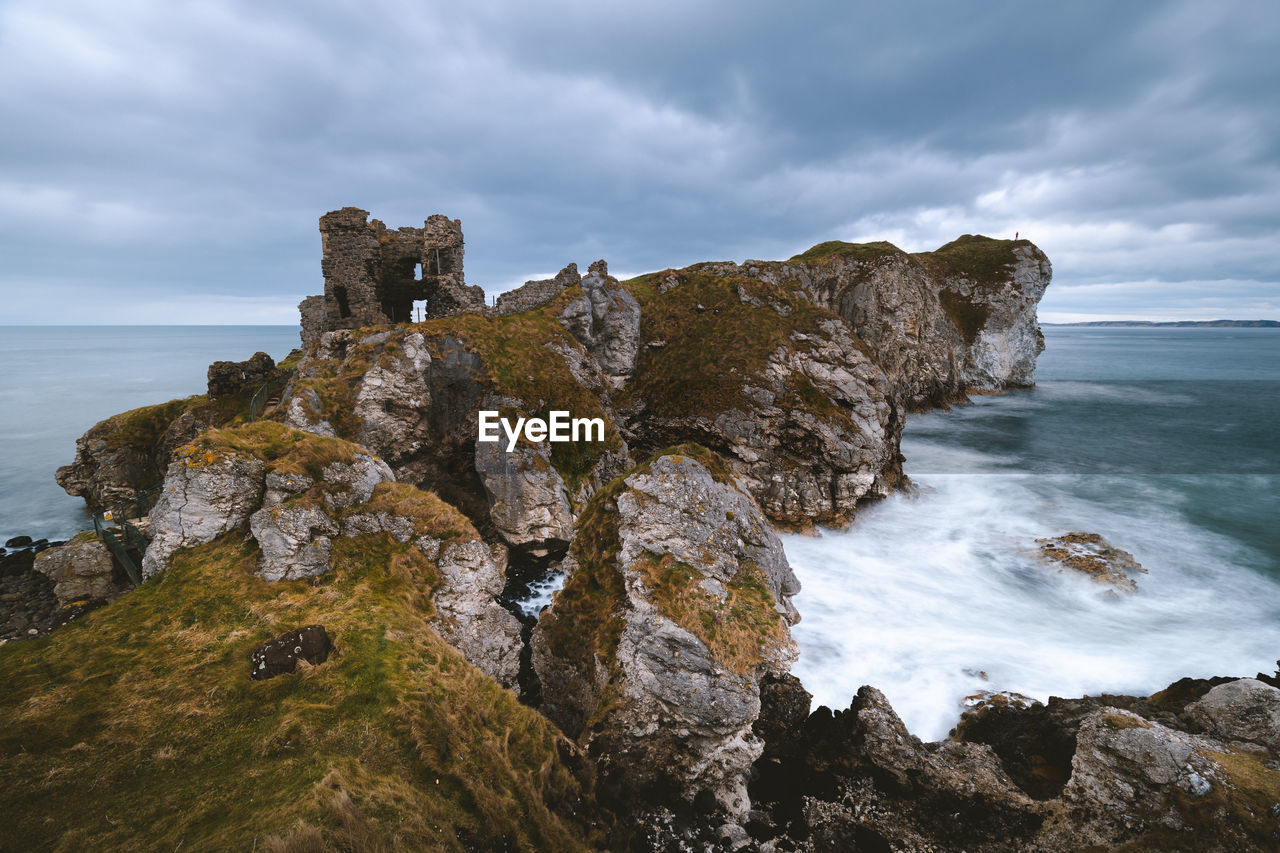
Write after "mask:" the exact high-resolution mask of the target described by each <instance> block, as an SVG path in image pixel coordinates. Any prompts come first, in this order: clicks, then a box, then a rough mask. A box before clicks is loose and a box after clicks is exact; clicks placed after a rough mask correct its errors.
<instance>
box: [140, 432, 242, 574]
mask: <svg viewBox="0 0 1280 853" xmlns="http://www.w3.org/2000/svg"><path fill="white" fill-rule="evenodd" d="M266 475H267V466H266V463H265V462H263V461H262V460H261V459H259V458H257V457H256V456H254V455H252V454H251V453H248V452H243V451H236V450H234V449H223V448H217V449H214V448H210V447H205V446H201V445H196V444H189V445H187V446H186V447H184V448H182V449H181V450H180V451H179V453H178V458H177V459H176V460H175V461H174V462H173V463H172V464H171V465H170V466H169V471H168V473H167V474H166V475H165V479H164V488H163V490H162V491H161V494H160V500H159V501H158V502H157V503H156V505H155V506H154V507H153V508H152V510H151V530H152V538H151V545H150V546H149V547H148V548H147V553H146V555H145V556H144V557H143V558H142V577H143V579H147V578H152V577H155V576H156V575H158V574H160V573H161V572H164V571H166V570H167V569H168V568H169V560H170V558H171V557H172V556H173V552H174V551H177V550H178V549H179V548H190V547H193V546H195V545H203V544H204V543H206V542H212V541H213V540H214V539H216V538H218V537H219V536H221V535H222V534H224V533H227V532H229V531H232V530H235V529H237V528H239V527H242V526H243V525H244V524H245V523H246V522H247V521H248V520H249V516H250V515H252V514H253V513H254V511H256V510H257V509H258V507H259V506H261V504H262V492H263V485H264V480H265V479H266Z"/></svg>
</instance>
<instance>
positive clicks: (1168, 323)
mask: <svg viewBox="0 0 1280 853" xmlns="http://www.w3.org/2000/svg"><path fill="white" fill-rule="evenodd" d="M1040 325H1042V326H1152V327H1157V328H1162V329H1166V328H1215V329H1223V328H1234V329H1280V320H1163V321H1156V320H1091V321H1089V322H1087V323H1046V322H1044V321H1041V323H1040Z"/></svg>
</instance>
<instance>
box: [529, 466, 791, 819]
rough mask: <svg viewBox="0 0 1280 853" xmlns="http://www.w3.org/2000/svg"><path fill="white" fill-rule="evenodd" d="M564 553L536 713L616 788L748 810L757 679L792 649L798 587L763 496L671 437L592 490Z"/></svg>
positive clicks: (542, 637) (541, 639) (652, 798)
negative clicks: (564, 572)
mask: <svg viewBox="0 0 1280 853" xmlns="http://www.w3.org/2000/svg"><path fill="white" fill-rule="evenodd" d="M717 472H718V473H717ZM569 563H570V574H569V578H568V580H567V581H566V584H565V588H564V589H563V590H562V591H561V592H559V593H557V595H556V598H555V601H554V602H553V604H552V605H551V607H550V608H548V609H547V610H546V611H544V613H543V616H542V618H541V619H540V620H539V623H538V627H537V628H536V629H535V631H534V640H533V663H534V668H535V669H536V671H537V673H538V677H539V678H540V679H541V682H542V690H543V706H542V707H543V711H544V713H546V714H547V715H548V716H549V717H551V719H552V720H554V721H556V722H557V723H558V724H559V725H560V727H561V728H562V729H564V731H565V732H566V733H569V734H571V735H574V736H576V737H578V738H579V739H580V741H581V742H582V743H583V745H584V746H585V747H587V749H588V752H589V753H590V754H591V755H593V756H595V757H596V759H597V762H598V763H599V765H600V767H601V769H602V772H603V773H604V777H605V780H606V784H607V785H609V786H611V787H613V788H614V789H615V790H617V791H618V792H619V793H618V796H624V795H626V796H635V797H639V798H640V801H641V802H649V803H655V802H656V803H688V802H692V801H693V800H694V799H695V798H697V797H698V796H700V795H704V796H705V795H709V796H711V797H714V800H715V801H718V802H719V804H720V805H721V806H722V807H723V808H724V809H725V810H726V811H727V812H729V813H730V814H733V815H743V814H745V812H746V810H747V808H748V806H749V801H748V798H747V794H746V781H747V777H748V775H749V770H750V766H751V764H752V762H753V761H754V760H755V759H756V758H757V757H758V756H759V754H760V751H761V749H762V743H761V741H760V740H759V738H757V737H755V736H754V735H753V733H752V731H751V727H752V724H753V723H754V722H755V720H756V717H757V716H758V714H759V709H760V695H759V683H760V679H761V678H762V677H764V676H765V675H767V674H773V675H777V674H781V673H783V672H785V671H786V669H787V668H788V667H789V666H790V663H791V661H792V660H793V659H794V657H795V653H796V652H795V646H794V644H793V643H792V641H791V637H790V634H789V632H788V630H787V624H788V623H789V622H794V621H795V619H796V618H797V617H796V613H795V610H794V608H793V607H792V606H791V603H790V598H791V596H792V595H793V594H794V593H795V592H797V591H798V590H799V584H798V583H797V582H796V579H795V576H794V575H792V573H791V569H790V566H788V564H787V561H786V557H785V555H784V554H783V553H782V544H781V542H779V540H778V538H777V536H776V535H775V534H774V533H773V532H772V530H771V529H770V527H769V524H768V522H767V521H766V519H765V518H764V516H763V514H762V513H761V512H760V510H759V508H758V507H756V505H755V503H754V502H753V501H752V500H751V498H750V497H748V496H747V495H746V494H745V493H743V492H742V491H741V490H740V489H739V488H738V487H737V486H736V484H735V483H734V481H733V479H732V476H731V475H730V474H729V473H728V471H727V469H725V468H724V467H723V464H722V463H720V461H719V460H717V459H716V458H715V457H714V456H712V455H711V454H708V453H707V452H706V451H705V450H702V449H701V448H696V447H689V448H681V449H677V450H675V451H672V452H669V453H666V454H664V455H661V456H659V457H657V458H656V459H654V460H653V461H652V462H650V463H648V464H646V465H644V466H641V467H640V468H638V469H636V470H634V471H632V472H631V473H629V474H628V475H627V476H626V477H625V478H623V479H622V480H621V481H619V482H618V483H617V484H616V485H615V486H613V487H611V488H610V489H609V490H608V491H605V492H602V493H600V494H598V495H597V496H596V497H595V498H594V499H593V500H592V502H591V503H590V504H588V507H587V509H586V511H585V512H584V515H583V517H582V520H581V533H580V535H579V536H578V538H577V539H576V540H575V542H574V548H573V551H572V552H571V555H570V558H569Z"/></svg>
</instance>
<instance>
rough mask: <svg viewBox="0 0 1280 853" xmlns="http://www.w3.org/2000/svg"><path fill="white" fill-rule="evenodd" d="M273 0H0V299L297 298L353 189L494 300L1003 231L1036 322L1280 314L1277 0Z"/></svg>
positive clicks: (171, 310)
mask: <svg viewBox="0 0 1280 853" xmlns="http://www.w3.org/2000/svg"><path fill="white" fill-rule="evenodd" d="M275 5H276V4H260V3H259V4H252V3H239V2H219V3H212V2H196V3H190V4H185V3H184V4H175V3H159V2H150V0H121V2H117V3H111V4H100V3H89V2H86V0H65V1H63V2H60V0H43V1H42V2H35V0H11V1H10V2H6V3H3V4H0V75H2V76H3V79H5V80H6V81H8V84H7V85H5V86H4V87H0V116H3V119H4V120H3V121H0V222H3V223H4V227H3V228H2V229H0V258H2V259H3V263H0V288H3V294H4V300H3V307H0V323H33V322H34V323H97V322H110V323H127V322H139V323H192V322H196V323H201V322H211V323H224V322H266V323H293V322H296V319H297V315H296V309H295V307H294V306H295V305H296V304H297V302H298V300H299V299H301V298H302V297H303V296H305V295H307V294H309V293H315V292H319V290H320V288H321V277H320V270H319V236H318V233H317V231H316V220H317V219H318V217H319V216H320V214H322V213H324V212H325V211H327V210H332V209H335V208H337V207H341V206H343V205H347V204H353V205H356V206H359V207H363V208H365V209H368V210H370V211H372V212H373V214H374V215H375V216H378V217H379V218H381V219H383V220H384V221H386V222H387V223H388V224H391V225H411V224H421V221H422V220H423V219H424V218H425V217H426V216H427V215H428V214H430V213H436V212H442V213H447V214H448V215H450V216H453V217H460V218H461V219H462V220H463V227H464V229H465V232H466V235H467V249H468V251H467V278H468V282H469V283H472V284H480V285H482V286H483V287H485V289H486V290H487V291H488V292H490V293H491V294H492V293H496V292H499V291H501V290H505V289H507V288H509V287H512V286H515V285H517V284H519V283H521V282H522V281H523V280H525V279H526V278H530V277H534V276H540V275H546V274H550V273H553V272H554V271H555V270H557V269H559V268H560V267H561V266H563V265H564V264H565V263H567V262H569V261H577V262H578V263H579V264H585V263H588V262H590V261H592V260H594V259H596V258H599V257H604V258H606V259H608V260H609V262H610V265H611V268H613V269H614V270H618V271H620V270H626V271H630V272H636V273H638V272H642V271H645V270H651V269H661V268H664V267H668V266H682V265H684V264H688V263H692V262H694V261H699V260H709V259H735V260H743V259H745V258H748V257H755V258H779V257H787V256H790V255H791V254H794V253H796V252H798V251H802V250H803V249H805V248H807V247H808V246H810V245H812V244H814V243H816V242H819V241H821V240H827V239H844V240H878V239H888V240H891V241H893V242H895V243H897V244H898V245H899V246H902V247H903V248H905V249H908V250H910V251H920V250H927V249H932V248H936V247H937V246H939V245H941V244H942V243H945V242H947V241H949V240H951V239H953V238H955V237H956V236H958V235H960V234H962V233H985V234H989V235H992V236H1009V237H1011V236H1013V233H1014V232H1015V231H1019V232H1021V234H1022V235H1023V236H1026V237H1029V238H1030V239H1032V240H1034V241H1035V242H1036V243H1037V244H1039V245H1040V246H1041V247H1042V248H1043V249H1044V250H1045V251H1046V252H1047V253H1048V254H1049V256H1050V258H1051V259H1052V260H1053V262H1054V267H1055V274H1056V277H1055V282H1054V285H1053V287H1052V288H1050V291H1049V294H1048V296H1046V298H1045V301H1044V303H1043V304H1042V310H1041V314H1042V317H1044V318H1045V319H1048V320H1071V319H1090V318H1118V317H1135V318H1137V317H1142V318H1153V319H1183V318H1210V317H1219V316H1226V317H1248V318H1253V317H1267V318H1276V319H1280V165H1278V164H1280V127H1278V125H1280V94H1278V93H1280V59H1278V58H1277V52H1276V51H1275V50H1274V45H1275V44H1277V43H1280V7H1276V6H1275V5H1274V4H1272V3H1266V2H1222V3H1217V4H1204V3H1190V2H1187V3H1134V4H1108V3H1093V2H1080V3H1072V4H1058V6H1057V7H1049V6H1047V5H1046V6H1043V7H1041V6H1032V5H1030V4H1025V3H1012V2H1005V3H1000V2H995V3H986V4H980V6H978V7H972V8H969V9H963V8H961V5H962V4H953V3H944V2H928V3H926V2H904V3H898V4H849V3H820V4H819V3H815V4H800V5H801V6H802V7H803V8H799V9H797V8H786V9H784V8H783V7H781V6H778V5H777V4H775V3H767V2H752V0H748V1H747V2H736V3H728V2H688V0H684V2H680V3H674V2H666V0H656V2H650V3H646V4H634V5H631V6H629V7H622V8H618V4H601V3H587V2H574V1H573V0H558V2H550V3H541V4H520V3H514V2H478V3H468V4H446V3H420V2H407V0H373V1H372V2H365V3H362V4H360V5H358V6H357V5H355V4H348V3H336V2H314V3H309V4H305V5H293V6H292V7H291V8H289V9H284V8H273V7H274V6H275ZM1117 7H1118V8H1117ZM975 9H976V11H975Z"/></svg>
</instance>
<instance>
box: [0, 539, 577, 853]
mask: <svg viewBox="0 0 1280 853" xmlns="http://www.w3.org/2000/svg"><path fill="white" fill-rule="evenodd" d="M415 555H416V556H415ZM333 564H334V568H333V571H331V572H330V573H328V574H326V575H324V576H323V577H322V578H320V579H318V582H317V583H315V584H311V583H307V582H302V581H290V582H281V583H275V584H271V583H268V582H266V581H263V580H261V579H259V578H257V577H256V576H255V575H253V573H252V569H253V568H254V567H255V565H256V551H255V549H254V547H253V544H252V542H251V541H250V542H245V541H242V540H241V538H240V537H239V535H237V534H233V535H230V536H227V537H224V538H222V539H220V540H218V541H216V542H214V543H211V544H209V545H206V546H202V547H199V548H195V549H192V550H189V551H185V552H181V553H179V554H178V555H177V556H176V557H175V559H174V564H173V568H172V569H171V570H170V571H168V572H167V573H166V574H164V575H162V576H160V577H159V578H157V579H156V580H153V581H151V582H149V583H147V584H145V585H143V586H142V587H141V588H139V589H138V590H136V591H134V592H132V593H130V594H128V595H125V596H123V597H122V598H120V599H119V600H117V601H116V602H115V603H113V604H112V605H110V606H108V607H106V608H103V609H101V610H98V611H96V612H94V613H92V614H89V615H88V616H86V617H84V618H83V619H81V620H78V621H76V622H73V623H71V624H70V625H68V626H67V627H65V628H62V629H60V630H59V631H57V632H55V633H53V634H51V635H49V636H48V637H45V638H41V639H39V640H34V641H31V642H23V643H11V644H9V645H6V646H3V647H0V679H2V680H3V683H4V684H5V687H6V689H5V691H4V693H3V695H0V714H3V718H4V720H5V725H4V726H3V727H0V813H3V814H4V815H5V819H4V821H3V826H0V849H4V850H23V851H28V850H54V849H61V850H72V849H94V850H126V849H128V850H132V849H149V850H150V849H154V850H174V849H182V850H184V851H185V850H233V849H234V850H250V849H253V848H255V847H256V848H257V849H264V850H272V849H274V850H303V849H306V850H338V849H341V850H395V849H405V850H420V849H441V850H461V849H464V848H465V847H467V846H474V847H480V848H484V849H493V848H500V847H503V846H508V847H511V848H539V849H566V850H572V849H583V848H585V847H588V846H592V845H593V844H596V843H598V842H599V838H600V835H599V830H598V828H597V827H594V826H592V825H590V823H589V817H588V815H590V814H591V813H592V810H593V807H592V806H591V803H590V789H589V780H586V779H580V778H578V777H575V776H574V774H573V773H571V772H570V771H569V769H568V768H567V767H566V766H565V764H564V763H563V761H562V760H561V757H560V755H561V749H562V748H563V747H562V746H558V744H563V741H562V740H561V737H560V736H559V735H558V734H557V732H556V731H555V730H554V727H553V726H551V725H550V724H549V723H547V722H546V721H545V720H544V719H543V718H542V717H541V716H540V715H538V714H537V713H536V712H534V711H532V710H530V709H529V708H526V707H524V706H522V705H521V704H520V703H519V702H518V701H517V700H516V697H515V696H514V695H513V694H512V693H510V692H508V691H506V690H503V689H502V688H501V687H499V686H498V685H497V684H496V683H494V682H493V681H492V680H491V679H489V678H488V677H486V676H485V675H483V674H482V673H480V672H479V671H478V670H476V669H474V668H473V667H472V666H470V665H469V664H468V663H467V662H466V661H465V660H464V659H463V658H462V656H461V655H460V654H458V653H457V652H456V651H454V650H453V649H452V648H451V647H449V646H448V645H446V644H445V643H444V641H443V640H441V639H440V637H439V636H438V635H437V634H436V633H435V631H434V630H432V629H431V628H430V627H429V622H428V619H429V617H430V615H431V609H430V602H429V591H430V589H431V586H432V584H433V579H432V577H431V570H432V567H431V566H430V564H429V563H427V562H426V561H425V558H423V557H422V556H421V554H420V553H419V552H416V551H412V550H411V549H409V548H407V547H406V546H403V545H398V544H397V543H395V542H394V541H393V540H391V539H390V538H389V537H387V536H385V535H379V536H371V537H361V538H359V539H340V540H338V541H336V542H335V545H334V557H333ZM312 623H319V624H323V625H325V626H326V628H327V630H328V631H329V633H330V636H331V637H332V638H333V641H334V643H335V646H336V648H337V652H336V654H335V656H333V657H331V658H330V660H329V661H328V662H327V663H325V664H322V665H320V666H317V667H304V669H303V671H302V672H301V673H300V674H298V675H294V676H284V677H280V678H276V679H272V680H270V681H265V682H254V681H251V680H250V679H249V655H250V653H251V652H252V651H253V650H254V649H255V648H257V647H258V646H259V645H261V644H262V643H263V642H265V641H266V640H268V639H271V638H272V637H274V636H276V635H277V634H279V633H281V632H283V631H285V630H287V629H290V628H294V627H299V626H302V625H307V624H312Z"/></svg>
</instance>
